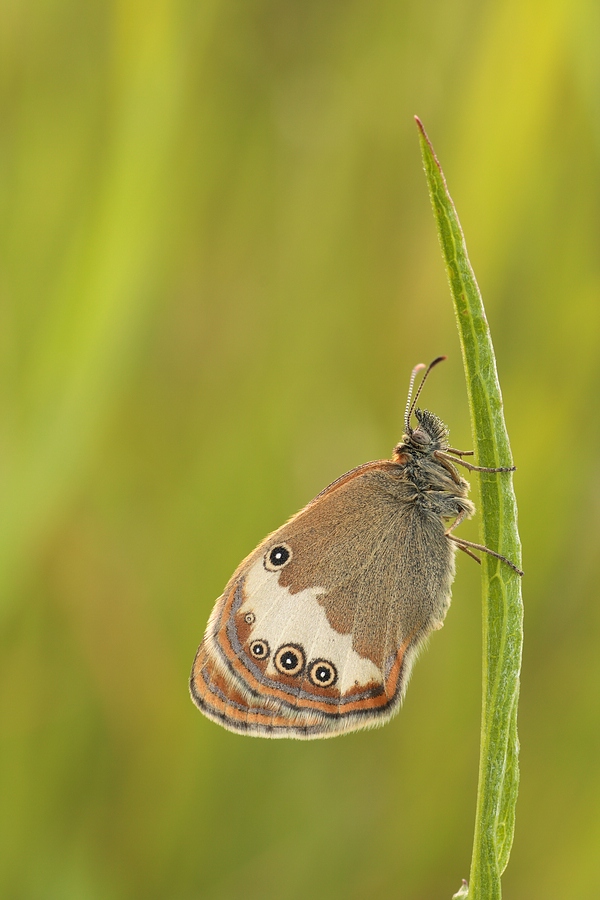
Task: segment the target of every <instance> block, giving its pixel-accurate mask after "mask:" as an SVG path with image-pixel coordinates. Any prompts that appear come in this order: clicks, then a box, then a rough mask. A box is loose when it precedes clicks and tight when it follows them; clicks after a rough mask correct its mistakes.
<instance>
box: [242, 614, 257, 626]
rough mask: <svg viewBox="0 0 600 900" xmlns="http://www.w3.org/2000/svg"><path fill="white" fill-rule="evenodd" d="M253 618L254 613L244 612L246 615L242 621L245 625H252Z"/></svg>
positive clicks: (254, 617)
mask: <svg viewBox="0 0 600 900" xmlns="http://www.w3.org/2000/svg"><path fill="white" fill-rule="evenodd" d="M255 619H256V616H255V615H254V613H246V615H245V616H244V622H245V623H246V624H247V625H252V624H253V622H254V620H255Z"/></svg>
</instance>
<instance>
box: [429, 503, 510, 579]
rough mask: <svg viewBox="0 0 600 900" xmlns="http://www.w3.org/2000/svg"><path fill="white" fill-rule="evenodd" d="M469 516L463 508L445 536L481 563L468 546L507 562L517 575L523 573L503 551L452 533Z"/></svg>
mask: <svg viewBox="0 0 600 900" xmlns="http://www.w3.org/2000/svg"><path fill="white" fill-rule="evenodd" d="M468 516H469V513H468V511H467V510H464V509H463V510H461V511H460V512H459V514H458V515H457V517H456V519H455V520H454V522H453V523H452V525H451V526H450V528H447V529H446V531H445V536H446V537H447V538H448V540H449V541H454V543H455V544H456V545H457V546H458V548H459V549H460V550H462V551H463V552H464V553H466V554H467V555H468V556H472V557H473V559H476V560H477V562H478V563H480V564H481V560H480V559H477V557H476V556H475V554H474V553H471V552H470V551H469V550H468V549H467V548H469V547H471V548H472V549H473V550H479V551H480V552H481V553H487V554H488V555H489V556H494V557H495V558H496V559H499V560H501V561H502V562H505V563H506V564H507V566H510V567H511V569H513V570H514V571H515V572H516V573H517V575H523V572H522V571H521V569H519V568H517V566H515V564H514V563H512V562H511V561H510V559H507V558H506V556H502V554H501V553H496V551H495V550H490V548H489V547H484V546H483V544H474V543H473V541H467V540H465V539H464V538H461V537H455V535H453V534H452V532H453V531H454V529H455V528H457V527H458V526H459V525H460V523H461V522H464V520H465V519H466V518H468Z"/></svg>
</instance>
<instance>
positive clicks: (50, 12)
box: [0, 0, 600, 900]
mask: <svg viewBox="0 0 600 900" xmlns="http://www.w3.org/2000/svg"><path fill="white" fill-rule="evenodd" d="M599 41H600V12H599V7H598V5H597V4H596V3H595V2H593V0H545V2H541V0H498V2H493V3H492V2H485V3H481V2H475V0H452V2H446V0H434V2H432V3H428V4H423V3H421V2H416V0H401V2H397V0H372V2H369V3H365V2H344V3H342V2H325V3H324V2H322V0H318V2H316V0H291V2H281V0H249V2H245V3H235V2H230V0H206V2H201V3H198V2H190V0H144V2H139V0H114V2H112V3H103V2H98V0H88V2H86V3H83V4H82V3H80V2H76V0H53V2H52V0H51V2H35V0H34V2H32V3H18V2H16V0H5V2H3V3H2V4H1V5H0V95H1V110H2V113H1V129H0V190H1V214H0V234H1V238H0V253H1V258H0V391H1V399H2V416H1V425H0V484H1V501H0V516H1V526H0V592H1V606H0V632H1V638H0V709H1V726H0V728H1V733H0V798H1V801H0V896H2V897H5V898H8V900H21V898H25V900H30V898H31V900H38V898H39V900H54V898H56V900H70V898H77V900H129V898H134V900H137V898H142V900H153V898H156V900H165V898H168V900H171V898H172V900H197V898H210V900H213V898H214V900H237V898H242V897H243V898H250V900H253V898H256V900H259V898H260V900H263V898H271V897H282V898H285V900H295V898H304V897H307V896H309V897H314V898H342V897H343V898H353V900H362V898H371V897H383V896H385V897H398V898H401V900H432V898H434V897H440V898H442V897H446V898H449V897H450V896H451V894H452V893H453V892H454V891H455V890H456V889H457V888H458V887H459V885H460V879H461V878H462V877H463V876H466V875H467V874H468V868H469V860H470V850H471V842H472V832H473V816H474V804H475V791H476V780H477V756H478V733H479V704H480V665H481V662H480V643H481V641H480V627H481V622H480V586H479V571H478V569H477V567H476V566H475V565H473V564H471V562H470V561H469V560H468V558H467V557H461V559H460V560H459V561H458V574H457V579H456V583H455V588H454V603H453V606H452V609H451V612H450V614H449V616H448V619H447V622H446V627H445V628H444V630H443V631H442V632H441V633H439V634H435V635H434V637H433V639H432V640H431V643H430V646H429V648H428V650H427V652H426V653H425V654H424V655H423V657H422V658H421V660H420V661H419V663H418V664H417V667H416V670H415V673H414V677H413V679H412V683H411V686H410V689H409V691H408V695H407V699H406V703H405V705H404V709H403V710H402V712H401V713H400V715H399V716H398V717H397V718H396V719H395V720H394V721H393V723H391V724H390V725H388V726H387V727H386V728H384V729H380V730H377V731H374V732H368V733H362V734H355V735H351V736H348V737H344V738H337V739H334V740H330V741H318V742H313V743H302V742H293V741H265V740H252V739H249V738H244V737H240V736H237V735H232V734H229V733H227V732H226V731H224V730H222V729H220V728H219V727H218V726H216V725H214V724H212V723H211V722H208V721H207V720H205V719H204V718H203V717H202V716H201V714H200V713H199V712H197V711H196V709H195V708H194V707H193V706H192V704H191V702H190V700H189V698H188V693H187V679H188V672H189V668H190V666H191V662H192V659H193V656H194V652H195V650H196V646H197V644H198V643H199V641H200V639H201V637H202V634H203V631H204V628H205V624H206V620H207V617H208V615H209V612H210V609H211V608H212V604H213V602H214V600H215V599H216V597H217V596H218V595H219V593H220V592H221V590H222V588H223V586H224V584H225V582H226V581H227V580H228V578H229V576H230V574H231V572H232V571H233V569H234V568H235V567H236V565H237V564H238V562H239V560H240V559H241V558H242V557H243V556H244V555H245V554H247V553H248V552H249V551H250V550H251V549H252V548H253V547H254V545H255V544H256V543H257V542H258V540H260V539H261V538H262V537H263V536H264V535H265V534H266V533H267V532H268V531H270V530H272V529H273V528H275V527H277V526H278V525H280V524H281V523H282V522H283V521H284V520H285V519H286V518H287V517H288V516H289V515H290V514H291V513H293V512H294V511H295V510H296V509H297V508H299V507H300V506H301V505H303V504H304V503H306V502H307V501H308V500H309V499H310V498H311V497H312V496H313V495H314V494H316V493H317V492H318V491H319V490H320V489H321V488H322V487H324V486H325V485H326V484H327V483H328V482H329V481H331V480H332V479H334V478H335V477H336V476H338V475H339V474H341V473H342V472H344V471H345V470H347V469H349V468H351V467H352V466H355V465H358V464H360V463H362V462H364V461H366V460H369V459H376V458H381V457H385V456H389V454H390V452H391V449H392V447H393V445H394V443H395V442H396V441H397V440H398V439H399V437H400V435H401V420H402V412H403V407H404V402H405V394H406V387H407V381H408V375H409V372H410V369H411V368H412V366H413V365H414V364H415V363H417V362H419V361H425V362H427V361H428V360H430V359H432V358H433V357H434V356H436V355H438V354H440V353H445V354H447V355H448V362H447V363H445V364H444V366H443V367H440V368H439V369H437V370H436V372H435V373H434V375H433V376H432V378H431V380H430V382H429V384H428V387H427V396H426V405H427V406H428V407H430V408H431V409H433V410H434V411H435V412H437V413H438V414H439V415H441V416H442V417H443V419H444V420H445V421H446V422H447V423H449V425H450V427H451V430H452V439H453V442H454V443H455V445H458V446H468V445H469V444H470V443H471V438H470V432H469V420H468V410H467V401H466V394H465V388H464V380H463V374H462V365H461V359H460V351H459V345H458V339H457V335H456V330H455V326H454V322H453V312H452V307H451V302H450V295H449V291H448V287H447V284H446V281H445V273H444V268H443V264H442V260H441V255H440V251H439V248H438V244H437V237H436V232H435V225H434V221H433V218H432V215H431V211H430V208H429V199H428V196H427V189H426V184H425V179H424V175H423V173H422V169H421V161H420V156H419V146H418V140H417V133H416V129H415V126H414V122H413V115H414V114H415V113H418V114H419V115H420V116H421V117H422V119H423V121H424V123H425V125H426V127H427V129H428V131H429V134H430V136H431V138H432V140H433V142H434V145H435V147H436V150H437V152H438V155H439V156H440V158H441V161H442V164H443V166H444V168H445V171H446V175H447V178H448V181H449V186H450V190H451V192H452V194H453V196H454V199H455V201H456V204H457V206H458V210H459V214H460V216H461V219H462V223H463V227H464V229H465V232H466V237H467V242H468V246H469V251H470V255H471V259H472V262H473V265H474V267H475V271H476V273H477V277H478V280H479V283H480V285H481V287H482V291H483V295H484V300H485V302H486V305H487V310H488V317H489V321H490V324H491V328H492V333H493V337H494V342H495V347H496V352H497V359H498V367H499V373H500V377H501V382H502V387H503V392H504V399H505V407H506V418H507V423H508V427H509V431H510V434H511V438H512V444H513V452H514V456H515V460H516V462H517V464H518V467H519V470H518V473H517V476H516V488H517V494H518V499H519V502H520V523H521V528H522V539H523V545H524V567H525V569H526V578H525V580H524V582H523V588H524V599H525V604H526V642H525V656H524V667H523V685H522V703H521V711H520V735H521V742H522V756H521V763H522V784H521V792H520V798H519V804H518V811H517V812H518V816H517V830H516V840H515V845H514V850H513V855H512V859H511V862H510V865H509V868H508V870H507V872H506V875H505V881H504V883H505V893H506V896H507V897H511V898H513V900H525V898H527V900H531V898H537V897H543V898H545V900H554V898H557V900H558V898H561V900H563V898H571V897H573V898H574V897H577V898H578V900H582V898H584V900H585V898H597V896H598V891H599V886H600V873H599V871H598V851H599V849H600V654H599V652H598V646H599V642H600V603H599V602H598V601H599V599H600V592H599V590H598V574H597V573H598V556H599V543H600V477H599V474H598V437H599V435H598V432H599V422H598V418H599V417H598V394H599V390H600V353H599V339H600V252H599V251H600V205H599V201H600V190H599V188H600V184H599V181H600V177H599V162H600V54H599V51H598V47H599ZM473 481H475V479H473ZM463 533H464V534H465V536H470V537H472V538H475V539H476V538H477V534H478V531H477V524H476V523H469V525H467V526H466V527H465V528H464V530H463Z"/></svg>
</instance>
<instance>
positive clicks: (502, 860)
mask: <svg viewBox="0 0 600 900" xmlns="http://www.w3.org/2000/svg"><path fill="white" fill-rule="evenodd" d="M417 125H418V126H419V129H420V139H421V151H422V154H423V162H424V166H425V173H426V176H427V182H428V185H429V193H430V197H431V203H432V206H433V212H434V216H435V220H436V223H437V227H438V233H439V238H440V244H441V247H442V254H443V256H444V260H445V263H446V270H447V273H448V280H449V282H450V290H451V293H452V298H453V300H454V310H455V313H456V321H457V325H458V333H459V337H460V343H461V348H462V354H463V362H464V367H465V375H466V382H467V392H468V397H469V407H470V411H471V428H472V432H473V440H474V445H475V448H476V452H477V462H478V464H479V465H483V466H508V465H511V464H512V457H511V452H510V444H509V440H508V434H507V431H506V425H505V423H504V415H503V411H502V395H501V392H500V385H499V382H498V375H497V372H496V361H495V357H494V348H493V346H492V339H491V336H490V330H489V326H488V323H487V320H486V316H485V309H484V306H483V301H482V299H481V294H480V291H479V288H478V286H477V281H476V279H475V274H474V272H473V269H472V268H471V264H470V262H469V258H468V255H467V248H466V244H465V239H464V235H463V232H462V229H461V226H460V222H459V219H458V216H457V213H456V209H455V207H454V203H453V202H452V198H451V197H450V194H449V193H448V189H447V186H446V180H445V178H444V174H443V172H442V169H441V167H440V165H439V163H438V161H437V158H436V156H435V153H434V151H433V147H432V146H431V143H430V141H429V139H428V137H427V134H426V133H425V129H424V128H423V125H422V124H421V122H420V121H419V119H417ZM480 479H481V509H480V514H481V523H482V524H481V528H482V539H483V543H484V544H485V545H486V546H487V547H489V548H490V549H492V550H495V551H496V552H498V553H501V554H503V555H504V556H506V557H508V558H509V559H510V560H512V561H513V562H514V563H516V565H517V566H519V565H520V561H521V544H520V541H519V534H518V530H517V506H516V500H515V494H514V490H513V485H512V475H510V474H501V475H499V474H495V475H494V474H486V473H481V474H480ZM482 573H483V703H482V721H481V746H480V759H479V785H478V792H477V811H476V822H475V838H474V844H473V857H472V861H471V874H470V880H469V893H468V896H469V900H499V898H500V897H501V884H500V879H501V876H502V872H503V871H504V869H505V868H506V864H507V862H508V858H509V855H510V849H511V845H512V840H513V834H514V825H515V805H516V800H517V791H518V782H519V770H518V749H519V744H518V737H517V702H518V696H519V673H520V668H521V651H522V644H523V605H522V599H521V579H520V577H519V576H518V575H517V574H516V573H515V572H513V570H512V569H510V568H509V566H507V565H506V564H505V563H502V562H500V561H498V560H496V559H494V558H492V557H490V556H487V554H484V555H483V560H482Z"/></svg>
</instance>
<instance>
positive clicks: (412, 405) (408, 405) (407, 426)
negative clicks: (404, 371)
mask: <svg viewBox="0 0 600 900" xmlns="http://www.w3.org/2000/svg"><path fill="white" fill-rule="evenodd" d="M445 359H446V357H445V356H438V357H436V359H434V360H433V362H430V363H429V365H428V366H427V369H426V371H425V374H424V375H423V378H422V379H421V384H420V385H419V388H418V390H417V393H416V394H415V396H414V398H413V400H412V402H411V399H410V398H411V394H412V389H413V385H414V383H415V378H416V375H417V372H418V371H419V370H420V369H424V368H425V366H424V365H423V363H419V365H418V366H415V367H414V369H413V370H412V372H411V375H410V385H409V388H408V400H407V401H406V412H405V414H404V428H405V430H406V432H407V433H408V431H409V430H410V417H411V416H412V414H413V410H414V408H415V406H416V403H417V400H418V399H419V395H420V394H421V391H422V390H423V385H424V384H425V382H426V381H427V376H428V375H429V373H430V372H431V370H432V369H433V367H434V366H437V364H438V363H441V362H444V360H445Z"/></svg>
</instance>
